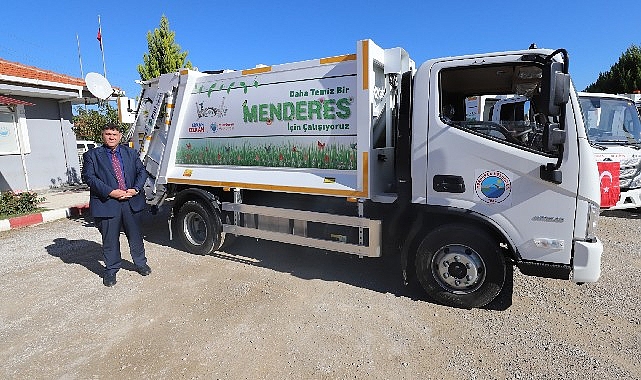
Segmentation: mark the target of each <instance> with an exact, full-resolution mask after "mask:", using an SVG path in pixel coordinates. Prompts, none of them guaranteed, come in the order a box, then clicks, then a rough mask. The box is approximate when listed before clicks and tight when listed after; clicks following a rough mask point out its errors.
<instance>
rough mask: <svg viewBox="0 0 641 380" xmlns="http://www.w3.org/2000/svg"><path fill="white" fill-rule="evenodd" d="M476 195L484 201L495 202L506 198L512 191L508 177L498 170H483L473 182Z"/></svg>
mask: <svg viewBox="0 0 641 380" xmlns="http://www.w3.org/2000/svg"><path fill="white" fill-rule="evenodd" d="M474 190H475V191H476V195H478V197H479V198H481V199H482V200H483V201H484V202H485V203H489V204H496V203H501V202H503V201H504V200H506V199H507V198H508V197H509V196H510V193H511V192H512V183H511V181H510V178H509V177H508V176H507V175H506V174H505V173H503V172H500V171H498V170H488V171H486V172H483V173H482V174H481V175H480V176H479V177H478V178H477V179H476V182H475V183H474Z"/></svg>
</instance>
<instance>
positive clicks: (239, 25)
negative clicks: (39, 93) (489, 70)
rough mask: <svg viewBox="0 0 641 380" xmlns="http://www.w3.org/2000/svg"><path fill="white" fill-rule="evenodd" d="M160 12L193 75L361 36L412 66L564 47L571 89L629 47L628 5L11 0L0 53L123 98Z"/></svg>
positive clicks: (335, 48)
mask: <svg viewBox="0 0 641 380" xmlns="http://www.w3.org/2000/svg"><path fill="white" fill-rule="evenodd" d="M163 14H164V15H165V16H167V18H168V20H169V28H170V29H171V30H172V31H173V32H175V42H176V43H177V44H178V45H180V47H181V49H182V50H184V51H187V52H188V53H189V54H188V56H187V58H188V59H189V60H190V61H191V63H192V64H193V65H194V66H195V67H197V68H198V69H199V70H201V71H204V70H219V69H233V70H242V69H247V68H253V67H255V66H256V65H257V64H265V65H276V64H280V63H288V62H296V61H303V60H308V59H314V58H323V57H329V56H335V55H342V54H351V53H354V52H355V51H356V42H357V41H359V40H362V39H372V40H373V41H374V42H375V43H376V44H377V45H379V46H380V47H382V48H393V47H402V48H404V49H405V50H406V51H407V52H408V53H409V55H410V57H411V58H412V59H413V60H414V61H415V62H416V64H417V66H418V65H420V63H422V62H424V61H426V60H428V59H431V58H438V57H445V56H456V55H465V54H475V53H487V52H496V51H506V50H520V49H525V48H527V47H528V46H529V45H530V44H531V43H536V45H537V46H538V47H541V48H550V49H557V48H565V49H566V50H567V51H568V52H569V55H570V74H571V75H572V79H573V81H574V84H575V86H576V88H577V90H583V89H584V88H585V87H586V86H588V85H589V84H591V83H593V82H594V81H595V80H596V79H597V78H598V75H599V73H600V72H604V71H607V70H609V69H610V67H611V66H612V65H613V64H614V63H616V62H617V60H618V59H619V57H620V56H621V54H622V53H623V52H625V50H626V49H627V48H628V47H630V46H631V45H632V44H635V45H641V17H640V15H641V1H640V0H617V1H605V0H601V1H594V0H575V1H564V0H556V1H549V0H537V1H513V2H508V1H492V0H485V1H466V0H460V1H456V2H455V1H451V0H448V1H431V0H415V1H413V2H401V1H396V2H394V1H389V0H386V1H379V0H356V1H350V0H343V1H332V0H325V1H300V0H298V1H291V0H284V1H275V0H274V1H265V0H262V1H254V0H243V1H193V2H184V1H173V2H169V1H153V2H149V1H144V2H143V1H128V2H123V1H101V2H96V1H75V0H72V1H55V2H54V1H48V0H41V1H34V0H21V1H14V2H11V5H10V6H9V7H6V6H5V7H4V10H3V11H2V16H0V17H1V21H0V58H3V59H6V60H9V61H15V62H20V63H23V64H27V65H31V66H36V67H39V68H41V69H46V70H51V71H54V72H57V73H62V74H67V75H71V76H74V77H78V78H81V77H82V78H84V76H86V74H87V73H88V72H97V73H99V74H101V75H104V74H105V70H104V69H106V77H107V80H108V81H109V82H110V84H111V85H112V86H114V87H118V88H120V89H122V90H124V91H125V93H126V95H127V96H128V97H131V98H135V97H137V96H138V95H139V93H140V87H139V85H138V84H136V82H135V81H136V80H138V79H140V76H139V74H138V71H137V65H139V64H141V63H142V62H143V55H144V54H145V53H146V52H147V51H148V47H147V38H146V36H147V33H148V32H150V31H153V30H154V29H155V28H158V26H159V24H160V18H161V16H162V15H163ZM99 18H100V26H101V30H102V42H103V48H104V50H103V52H104V67H103V58H102V57H103V56H102V54H101V50H100V45H99V42H98V40H97V38H96V37H97V33H98V25H99V24H98V19H99ZM80 61H82V71H81V66H80Z"/></svg>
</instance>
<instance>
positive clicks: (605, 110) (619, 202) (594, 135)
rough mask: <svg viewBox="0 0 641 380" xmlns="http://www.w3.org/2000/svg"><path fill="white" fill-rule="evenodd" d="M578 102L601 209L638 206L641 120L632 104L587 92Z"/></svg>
mask: <svg viewBox="0 0 641 380" xmlns="http://www.w3.org/2000/svg"><path fill="white" fill-rule="evenodd" d="M579 101H580V103H581V109H582V112H583V120H584V122H585V126H586V131H587V134H588V140H589V141H590V144H591V145H592V150H593V152H594V155H595V157H596V159H597V165H598V166H599V178H600V183H601V208H604V209H629V208H639V207H641V119H639V113H638V111H637V109H636V108H635V105H634V102H633V101H632V100H630V99H629V98H627V97H625V96H622V95H613V94H600V93H587V92H580V93H579Z"/></svg>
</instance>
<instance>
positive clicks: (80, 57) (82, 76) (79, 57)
mask: <svg viewBox="0 0 641 380" xmlns="http://www.w3.org/2000/svg"><path fill="white" fill-rule="evenodd" d="M76 41H77V42H78V61H79V62H80V77H81V78H84V77H85V73H84V71H83V70H82V56H81V55H80V38H79V37H78V33H76Z"/></svg>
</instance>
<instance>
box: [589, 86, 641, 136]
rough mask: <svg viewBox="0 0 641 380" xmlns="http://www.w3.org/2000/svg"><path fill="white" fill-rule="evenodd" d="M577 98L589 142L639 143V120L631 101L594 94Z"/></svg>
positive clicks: (640, 132)
mask: <svg viewBox="0 0 641 380" xmlns="http://www.w3.org/2000/svg"><path fill="white" fill-rule="evenodd" d="M579 100H580V102H581V112H582V113H583V120H584V122H585V129H586V131H587V133H588V140H590V142H593V143H628V144H636V143H641V121H639V113H638V111H637V109H636V107H635V106H634V103H633V102H631V101H628V100H625V99H615V98H612V99H608V98H601V97H595V96H580V97H579Z"/></svg>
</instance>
